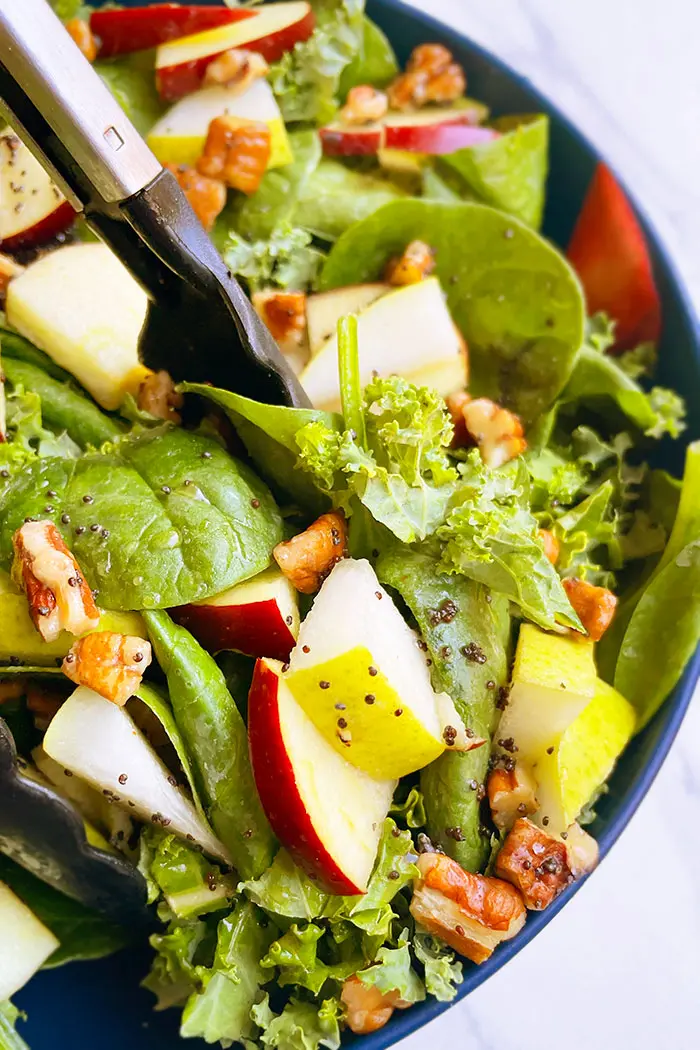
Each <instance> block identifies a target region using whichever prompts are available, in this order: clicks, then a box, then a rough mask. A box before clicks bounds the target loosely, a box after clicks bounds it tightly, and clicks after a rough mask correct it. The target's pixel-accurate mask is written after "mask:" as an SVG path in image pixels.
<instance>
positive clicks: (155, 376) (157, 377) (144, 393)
mask: <svg viewBox="0 0 700 1050" xmlns="http://www.w3.org/2000/svg"><path fill="white" fill-rule="evenodd" d="M136 403H137V405H138V407H139V408H140V409H141V411H142V412H149V413H150V414H151V415H152V416H156V417H157V418H158V419H167V420H168V421H169V422H170V423H181V422H182V420H181V417H180V413H179V412H178V411H177V409H178V408H182V406H183V404H184V403H185V399H184V397H183V395H182V394H180V393H178V391H177V390H176V389H175V384H174V383H173V381H172V378H171V376H170V373H169V372H166V371H164V370H163V369H161V370H160V371H159V372H152V373H151V374H150V375H149V376H146V378H145V379H144V381H143V383H142V384H141V386H140V387H139V392H138V397H137V398H136Z"/></svg>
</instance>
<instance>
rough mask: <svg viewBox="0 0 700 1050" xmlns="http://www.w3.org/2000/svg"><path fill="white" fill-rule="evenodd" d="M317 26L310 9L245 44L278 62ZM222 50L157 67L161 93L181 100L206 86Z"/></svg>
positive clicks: (266, 58) (269, 59) (164, 96)
mask: <svg viewBox="0 0 700 1050" xmlns="http://www.w3.org/2000/svg"><path fill="white" fill-rule="evenodd" d="M315 27H316V19H315V18H314V13H313V11H312V10H311V9H309V11H308V13H307V14H306V15H305V16H304V18H302V19H301V21H299V22H295V23H294V25H291V26H285V28H284V29H280V30H279V31H278V32H276V33H270V35H269V36H265V37H261V39H260V40H250V41H248V43H246V44H245V49H246V50H247V51H257V52H258V54H259V55H262V56H263V58H264V59H265V60H266V61H267V62H270V63H272V62H278V61H279V60H280V58H281V57H282V55H284V54H286V52H287V51H291V50H292V48H293V47H294V45H295V44H298V43H301V42H303V41H304V40H308V39H309V37H310V36H311V34H312V33H313V31H314V29H315ZM222 50H226V48H223V49H222ZM221 53H222V52H221V51H217V52H216V53H215V54H213V55H205V56H204V57H203V58H198V59H195V60H194V61H193V62H183V63H181V64H180V65H178V66H164V67H163V68H162V69H157V70H156V87H157V88H158V94H159V95H160V97H161V98H162V99H164V100H165V101H166V102H177V100H178V99H179V98H183V96H185V95H190V94H192V92H193V91H197V90H198V89H199V88H200V87H201V86H202V82H203V80H204V74H205V72H206V69H207V66H208V65H209V64H210V63H211V62H213V61H214V59H215V58H217V57H218V55H220V54H221Z"/></svg>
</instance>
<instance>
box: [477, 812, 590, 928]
mask: <svg viewBox="0 0 700 1050" xmlns="http://www.w3.org/2000/svg"><path fill="white" fill-rule="evenodd" d="M494 870H495V872H496V874H497V875H499V876H500V877H501V878H502V879H507V880H508V882H512V883H513V885H514V886H517V888H518V889H519V890H520V892H521V893H522V895H523V900H524V901H525V904H526V905H527V907H528V908H530V909H532V910H533V911H542V909H543V908H546V907H547V906H548V905H549V904H551V903H552V901H553V900H554V898H555V897H556V896H557V895H558V894H559V893H561V891H562V890H563V889H566V887H567V886H568V885H569V883H571V882H573V880H574V876H573V873H572V871H571V868H570V867H569V862H568V857H567V852H566V843H565V842H563V841H562V840H561V839H559V838H554V836H553V835H549V834H548V833H547V832H546V831H544V830H543V829H542V828H538V827H537V825H536V824H533V823H532V821H531V820H527V819H526V818H525V817H519V818H518V820H516V822H515V824H514V825H513V827H512V829H511V830H510V832H509V833H508V836H507V838H506V840H505V842H504V843H503V845H502V847H501V850H500V853H499V854H498V856H497V857H496V867H495V869H494Z"/></svg>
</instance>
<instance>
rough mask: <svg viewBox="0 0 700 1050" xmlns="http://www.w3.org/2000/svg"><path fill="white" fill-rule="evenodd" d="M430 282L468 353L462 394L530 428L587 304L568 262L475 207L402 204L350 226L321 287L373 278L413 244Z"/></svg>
mask: <svg viewBox="0 0 700 1050" xmlns="http://www.w3.org/2000/svg"><path fill="white" fill-rule="evenodd" d="M416 239H418V240H423V241H426V242H427V243H428V244H430V245H431V246H432V247H433V248H434V249H435V251H436V256H437V275H438V277H439V278H440V280H441V282H442V285H443V288H444V289H445V292H446V294H447V300H448V304H449V307H450V310H451V312H452V316H453V317H454V319H455V321H456V323H457V325H458V327H459V328H460V329H461V331H462V334H463V335H464V337H465V339H466V340H467V343H468V345H469V351H470V368H471V380H470V388H471V390H472V392H473V393H474V394H475V395H477V396H481V395H483V396H486V397H492V398H493V399H494V400H497V401H500V402H501V403H503V404H506V405H508V406H510V407H512V408H514V409H515V410H516V411H517V412H519V413H520V415H521V416H522V417H523V418H524V420H525V421H526V422H528V423H529V422H532V421H533V420H535V419H536V418H537V416H539V415H540V414H541V413H542V412H544V411H545V410H546V409H547V408H548V407H549V405H551V404H552V403H553V401H554V400H555V399H556V398H557V397H558V395H559V394H560V393H561V391H562V390H563V388H564V386H565V385H566V382H567V381H568V379H569V375H570V373H571V369H572V366H573V364H574V360H575V357H576V353H577V351H578V349H579V347H580V346H581V343H582V340H583V331H584V317H585V304H584V300H583V294H582V292H581V287H580V285H579V282H578V279H577V277H576V275H575V274H574V272H573V270H572V269H571V267H570V266H569V264H568V263H567V262H566V260H565V259H564V258H563V257H562V256H561V255H560V254H559V252H557V251H556V249H555V248H553V247H552V246H551V245H550V244H548V243H547V242H546V241H544V240H543V239H542V238H541V237H539V236H538V234H536V233H535V232H534V231H533V230H531V229H529V228H528V227H527V226H525V225H523V224H522V223H519V222H518V221H517V220H515V219H513V218H510V217H508V216H506V215H503V214H501V213H499V212H497V211H495V210H494V209H493V208H488V207H486V206H484V205H481V204H466V203H460V204H447V203H442V202H437V201H424V200H403V201H396V202H394V203H392V204H387V205H385V206H384V207H383V208H380V209H379V210H378V211H376V212H375V213H374V215H372V216H370V217H369V218H368V219H365V220H364V221H363V222H360V223H357V224H356V225H355V226H353V227H351V228H350V229H349V230H348V231H347V232H346V233H345V234H344V235H343V236H342V237H341V238H340V240H339V241H338V243H337V244H336V245H335V247H334V248H333V249H332V251H331V253H330V255H329V257H328V260H327V262H326V265H325V267H324V270H323V274H322V277H321V285H322V287H323V288H324V289H329V288H338V287H341V286H343V285H348V284H355V283H363V282H366V281H374V280H377V278H378V277H380V275H381V274H382V272H383V269H384V266H385V265H386V263H387V261H388V260H389V259H390V258H391V257H392V256H394V255H400V254H401V252H402V251H403V250H404V248H405V247H406V244H407V243H408V242H409V241H412V240H416Z"/></svg>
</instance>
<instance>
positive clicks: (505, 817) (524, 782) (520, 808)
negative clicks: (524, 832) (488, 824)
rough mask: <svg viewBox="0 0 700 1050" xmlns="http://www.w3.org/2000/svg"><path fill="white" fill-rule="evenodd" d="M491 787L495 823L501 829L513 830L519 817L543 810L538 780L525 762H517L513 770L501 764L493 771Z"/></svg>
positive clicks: (491, 804)
mask: <svg viewBox="0 0 700 1050" xmlns="http://www.w3.org/2000/svg"><path fill="white" fill-rule="evenodd" d="M487 789H488V796H489V805H490V807H491V816H492V817H493V822H494V824H495V825H496V827H497V828H501V830H509V829H510V828H512V826H513V824H514V823H515V821H516V820H517V819H518V817H525V816H529V815H530V814H532V813H536V812H537V810H538V809H539V804H538V802H537V798H536V795H535V789H536V785H535V781H534V779H533V777H532V775H531V773H530V771H529V770H528V769H527V767H526V766H525V765H524V764H523V763H522V762H516V763H515V765H514V767H513V769H502V768H501V767H500V766H499V767H497V768H496V769H494V770H492V771H491V773H490V775H489V779H488V784H487Z"/></svg>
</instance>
